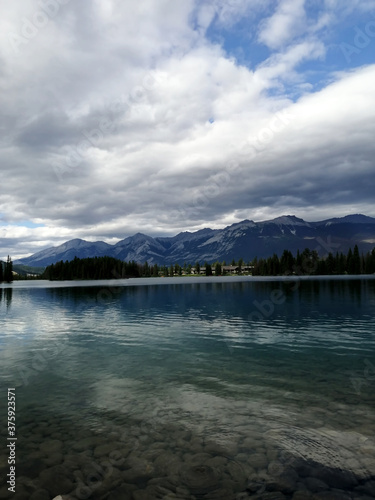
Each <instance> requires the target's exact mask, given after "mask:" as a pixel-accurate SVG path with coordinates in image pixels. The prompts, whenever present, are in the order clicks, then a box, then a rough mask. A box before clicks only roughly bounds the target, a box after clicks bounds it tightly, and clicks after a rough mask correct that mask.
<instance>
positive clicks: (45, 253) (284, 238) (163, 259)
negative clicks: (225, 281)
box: [16, 214, 375, 266]
mask: <svg viewBox="0 0 375 500" xmlns="http://www.w3.org/2000/svg"><path fill="white" fill-rule="evenodd" d="M355 244H358V246H359V249H360V251H363V252H367V251H369V250H372V249H373V248H374V247H375V218H372V217H367V216H365V215H360V214H359V215H348V216H346V217H342V218H333V219H327V220H324V221H318V222H306V221H304V220H303V219H299V218H298V217H295V216H294V215H283V216H281V217H277V218H276V219H273V220H269V221H263V222H253V221H251V220H244V221H242V222H239V223H236V224H232V225H231V226H228V227H226V228H224V229H215V230H214V229H202V230H200V231H196V232H194V233H190V232H183V233H179V234H177V235H176V236H173V237H165V238H160V237H157V238H153V237H151V236H147V235H145V234H142V233H137V234H135V235H134V236H130V237H128V238H125V239H123V240H121V241H119V242H118V243H117V244H115V245H109V244H107V243H104V242H103V241H97V242H89V241H85V240H80V239H74V240H71V241H68V242H66V243H64V244H63V245H60V246H58V247H52V248H47V249H46V250H42V251H40V252H38V253H35V254H34V255H31V256H30V257H27V258H24V259H20V260H19V261H16V263H19V264H25V265H29V266H47V265H49V264H52V263H54V262H58V261H60V260H64V261H65V260H71V259H73V258H74V257H75V256H77V257H79V258H84V257H95V256H98V257H99V256H103V255H108V256H111V257H116V258H118V259H121V260H125V261H130V260H135V261H137V262H145V261H148V263H149V264H153V263H157V264H168V265H169V264H172V263H179V264H181V265H182V264H183V263H184V262H187V263H195V262H196V261H200V262H201V263H202V262H204V261H208V262H214V261H216V260H219V261H223V260H226V261H227V262H228V263H229V262H230V261H231V260H232V259H235V260H238V259H239V258H243V259H244V260H245V261H248V260H251V259H253V258H254V257H256V256H257V257H268V256H270V255H272V254H273V253H276V254H278V255H281V253H282V252H283V250H284V249H288V250H290V251H292V253H296V252H297V250H304V249H305V248H309V249H310V250H316V251H317V252H318V253H319V255H320V256H324V255H327V254H328V252H332V253H333V254H335V253H336V252H343V253H346V252H347V251H348V249H349V248H350V247H351V248H353V247H354V245H355Z"/></svg>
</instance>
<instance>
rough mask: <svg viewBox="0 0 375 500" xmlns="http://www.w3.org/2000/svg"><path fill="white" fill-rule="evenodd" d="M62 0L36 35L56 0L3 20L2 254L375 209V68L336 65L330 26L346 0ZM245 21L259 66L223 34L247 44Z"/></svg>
mask: <svg viewBox="0 0 375 500" xmlns="http://www.w3.org/2000/svg"><path fill="white" fill-rule="evenodd" d="M53 2H55V5H57V6H58V8H57V7H56V12H55V15H53V16H52V15H50V16H49V17H48V22H46V23H45V25H44V26H40V27H38V28H37V29H36V32H35V34H34V35H35V36H32V37H30V38H25V36H24V35H25V34H27V33H28V32H27V29H26V26H28V27H29V25H28V23H29V22H32V23H34V25H35V22H36V21H35V20H36V19H37V16H38V15H39V14H38V13H39V12H40V11H41V7H40V5H41V4H40V3H38V4H35V3H34V2H31V1H29V0H21V1H20V2H17V3H12V4H9V6H7V8H6V10H5V12H4V15H3V24H4V27H5V29H4V30H3V32H2V35H1V40H0V60H1V63H2V64H1V70H0V88H1V92H0V110H1V111H0V132H1V133H0V154H1V162H2V180H3V182H2V183H1V187H0V222H1V224H2V225H1V226H0V231H1V232H0V234H1V240H0V242H1V244H0V255H7V254H8V253H10V254H11V255H13V256H14V257H16V256H21V255H25V254H28V253H31V252H35V251H36V250H37V249H40V248H42V247H46V246H51V244H59V243H61V242H63V241H66V240H67V239H71V238H75V237H78V238H86V239H90V240H97V239H104V240H106V241H109V242H113V241H117V240H118V239H121V238H124V237H126V236H128V235H130V234H134V233H135V232H137V231H142V232H145V233H149V234H154V235H155V234H158V235H167V234H176V233H177V232H179V231H182V230H187V229H189V230H195V229H200V228H202V227H207V226H211V227H222V226H223V225H225V224H227V223H231V222H235V221H236V220H239V219H241V218H254V219H257V218H258V220H259V219H265V218H268V217H269V216H276V215H280V213H281V212H284V211H287V212H288V213H290V212H291V211H294V212H295V213H296V214H297V215H299V216H305V217H306V218H309V216H310V215H311V214H312V213H313V212H314V214H315V213H316V214H322V216H323V217H325V216H327V217H328V216H331V215H345V214H346V213H349V211H362V212H365V213H367V214H368V215H375V213H374V212H373V203H372V201H371V194H372V192H373V187H374V186H373V174H372V161H373V160H372V158H373V157H374V151H373V145H372V144H373V140H372V138H373V137H374V132H375V131H374V123H375V120H374V111H373V110H374V109H375V106H374V104H375V103H374V97H373V95H372V92H371V89H372V88H374V83H375V82H374V79H375V68H374V66H373V65H371V64H370V63H369V64H367V65H365V66H364V67H363V68H354V67H353V68H348V67H347V62H346V60H345V58H344V56H342V68H341V71H339V72H337V71H336V72H332V71H331V70H324V71H323V70H322V68H323V67H324V61H325V57H326V56H327V53H328V51H329V50H330V46H329V44H328V43H327V40H326V39H325V38H324V37H322V38H320V37H319V38H318V36H317V33H318V31H319V32H320V30H321V29H323V28H324V29H326V28H327V27H332V26H334V18H335V16H334V14H335V13H336V12H338V9H339V6H338V5H336V4H334V3H333V2H330V5H329V7H328V6H326V7H325V9H323V10H320V11H319V12H315V13H314V15H312V13H311V12H310V11H309V10H308V9H307V7H306V6H304V3H303V2H286V1H284V2H280V3H279V5H278V7H277V8H276V10H275V11H274V12H273V13H272V11H271V7H272V6H273V3H272V2H266V3H264V2H260V1H255V0H254V1H245V0H241V1H240V0H238V1H237V0H232V1H231V2H229V3H227V4H225V6H223V4H222V3H221V2H216V1H211V2H208V1H207V2H206V1H200V2H198V1H193V0H188V1H186V2H183V3H178V4H177V3H176V2H172V1H171V0H161V1H160V2H158V3H157V4H156V3H155V2H152V1H151V0H146V1H145V2H141V3H140V2H138V3H136V2H131V1H130V0H129V1H121V2H120V1H116V0H112V1H110V0H105V1H104V0H96V1H95V2H91V3H90V4H87V5H86V4H85V5H83V4H81V3H75V2H72V1H64V2H62V1H61V0H59V1H58V0H51V4H52V3H53ZM322 4H323V3H322ZM340 5H341V4H340ZM348 5H349V4H348ZM369 5H370V3H368V6H369ZM223 9H224V10H226V14H225V15H224V13H223ZM367 15H368V14H366V16H367ZM366 16H365V17H364V22H365V21H366V19H367V17H366ZM245 21H246V22H247V23H249V31H251V32H252V33H253V32H254V33H255V32H256V31H257V30H258V31H259V40H261V42H262V45H259V44H257V41H256V40H255V39H254V40H252V45H251V47H250V48H249V47H246V46H243V47H242V49H243V50H244V51H249V52H253V53H255V52H256V51H257V50H258V51H259V62H258V63H257V64H254V65H253V66H251V67H250V66H246V65H244V64H243V65H241V64H239V63H238V62H237V61H236V60H235V59H233V58H232V57H230V56H228V53H227V50H226V48H225V47H224V45H225V44H224V42H223V43H222V44H220V43H219V42H217V41H215V42H214V41H212V39H211V38H210V37H209V36H208V35H207V33H208V31H209V30H210V29H211V30H212V29H215V30H217V32H218V33H219V34H220V36H221V37H222V38H223V40H224V41H225V40H227V41H228V40H229V42H230V43H233V40H232V38H233V34H234V33H235V31H236V26H237V24H236V23H244V22H245ZM332 23H333V24H332ZM259 26H260V28H259ZM34 27H35V26H34ZM29 29H31V28H30V27H29ZM13 35H17V36H18V37H23V38H24V43H22V44H21V45H19V52H18V53H16V52H15V50H14V43H13V44H12V40H13V41H14V38H12V36H13ZM336 35H337V37H338V36H339V34H336ZM340 36H341V34H340ZM219 39H220V37H219ZM229 42H228V43H229ZM372 43H375V41H372ZM264 44H266V47H267V49H266V51H265V52H264V50H265V48H264V47H265V45H264ZM369 49H370V52H371V44H370V45H369ZM365 52H366V51H365V49H363V54H364V55H365ZM313 64H316V65H318V66H319V71H320V73H321V74H322V76H321V81H320V84H319V85H318V86H316V85H315V80H314V78H315V75H316V73H317V70H316V66H313ZM335 69H336V68H335ZM312 75H313V76H314V78H313V77H312ZM280 113H281V114H280ZM4 180H6V182H5V181H4ZM315 218H319V217H317V216H315V215H314V219H315ZM24 221H31V222H34V223H38V224H43V227H27V225H25V227H22V226H21V225H22V224H23V223H24ZM29 225H30V224H29Z"/></svg>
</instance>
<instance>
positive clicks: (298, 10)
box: [259, 0, 307, 49]
mask: <svg viewBox="0 0 375 500" xmlns="http://www.w3.org/2000/svg"><path fill="white" fill-rule="evenodd" d="M304 4H305V0H282V1H281V2H280V4H279V6H278V8H277V10H276V12H275V13H274V14H273V15H272V16H271V17H269V18H268V19H265V20H264V21H263V22H262V23H261V29H260V32H259V41H260V42H262V43H264V44H265V45H267V47H269V48H271V49H279V48H281V47H282V46H284V45H285V44H287V43H289V42H291V41H292V40H293V39H294V38H295V37H296V36H298V35H301V34H302V33H303V32H304V31H305V29H306V25H307V18H306V13H305V9H304Z"/></svg>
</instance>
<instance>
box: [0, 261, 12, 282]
mask: <svg viewBox="0 0 375 500" xmlns="http://www.w3.org/2000/svg"><path fill="white" fill-rule="evenodd" d="M12 281H13V262H12V259H11V258H10V257H9V255H8V258H7V261H6V262H3V261H0V283H2V282H6V283H11V282H12Z"/></svg>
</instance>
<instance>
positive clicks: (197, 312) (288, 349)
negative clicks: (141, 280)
mask: <svg viewBox="0 0 375 500" xmlns="http://www.w3.org/2000/svg"><path fill="white" fill-rule="evenodd" d="M373 285H374V283H373V282H372V281H371V282H360V283H359V284H357V286H356V287H354V288H353V286H352V285H350V284H348V283H347V282H345V283H344V284H342V285H341V288H340V287H335V288H334V289H332V287H330V285H327V284H326V283H325V282H322V283H320V285H319V288H318V289H317V287H316V284H315V285H314V284H313V285H311V284H309V285H304V286H303V287H301V289H300V290H299V293H298V294H295V293H294V294H289V295H288V294H287V293H286V294H285V295H286V300H285V303H284V304H280V307H275V308H274V311H273V313H272V314H270V315H269V316H267V317H264V318H263V319H262V320H259V319H257V320H256V321H255V320H254V317H253V316H251V312H252V310H253V306H254V301H255V300H256V301H257V302H256V303H261V304H266V302H265V301H266V300H269V298H270V297H272V295H271V294H272V292H273V291H274V290H275V284H274V283H273V284H270V283H266V284H264V283H263V284H261V285H260V286H258V285H255V286H254V284H253V283H245V284H237V283H234V284H232V285H229V284H228V285H227V286H222V285H220V286H219V284H218V286H217V287H215V286H213V285H206V284H203V285H202V284H199V285H198V286H195V287H194V286H193V285H187V286H186V285H184V286H179V287H175V286H172V287H168V286H167V287H162V288H160V287H153V288H152V289H150V288H149V287H142V290H140V289H137V290H135V289H132V290H130V289H124V290H122V291H121V292H118V294H117V295H116V296H115V297H111V296H110V295H109V294H103V293H102V297H104V298H101V299H100V300H98V289H97V290H96V291H95V292H93V290H92V289H90V290H86V289H81V288H77V289H70V288H66V289H64V290H58V291H56V290H55V291H53V292H51V291H49V290H48V289H42V288H41V289H38V290H36V289H32V288H31V289H27V288H25V289H23V290H14V291H13V295H12V297H11V300H8V301H4V300H3V302H0V306H1V307H2V308H3V309H2V311H1V312H3V313H4V315H3V316H1V321H3V319H4V322H3V323H2V324H1V327H2V331H3V332H4V333H3V334H2V335H1V339H0V340H1V351H0V352H1V365H0V366H1V368H0V376H1V385H2V387H5V389H4V391H3V397H2V398H3V400H2V401H1V422H3V423H4V425H2V427H1V429H0V442H1V447H0V480H1V482H0V499H7V498H12V499H14V500H23V499H25V500H53V499H55V498H57V499H58V500H61V499H62V500H83V499H93V500H117V499H118V500H120V499H124V500H128V499H129V500H155V499H156V500H157V499H162V500H167V499H179V500H203V499H204V500H216V499H217V500H244V499H248V498H251V499H255V500H284V499H288V500H289V499H291V500H318V499H322V500H323V499H326V500H330V499H332V500H336V499H337V500H356V499H363V500H370V499H373V498H375V437H374V436H375V418H374V417H375V408H374V402H375V396H374V393H375V391H374V385H375V370H374V364H373V363H374V360H375V358H374V353H375V342H374V335H375V329H374V324H375V322H374V304H375V302H374V297H375V289H374V286H373ZM278 286H279V285H278ZM280 286H281V287H282V286H283V285H280ZM101 292H103V289H101ZM93 296H94V297H96V302H95V303H94V302H93V301H92V297H93ZM3 298H4V297H3ZM249 304H250V307H249ZM7 386H8V387H12V386H15V393H16V429H17V431H16V435H17V442H16V492H15V493H12V492H9V490H8V488H7V485H6V480H5V478H6V476H7V474H8V473H9V464H8V456H9V453H8V450H7V442H8V441H7V439H8V436H7V429H6V408H5V407H4V404H5V399H6V387H7Z"/></svg>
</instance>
